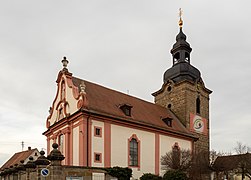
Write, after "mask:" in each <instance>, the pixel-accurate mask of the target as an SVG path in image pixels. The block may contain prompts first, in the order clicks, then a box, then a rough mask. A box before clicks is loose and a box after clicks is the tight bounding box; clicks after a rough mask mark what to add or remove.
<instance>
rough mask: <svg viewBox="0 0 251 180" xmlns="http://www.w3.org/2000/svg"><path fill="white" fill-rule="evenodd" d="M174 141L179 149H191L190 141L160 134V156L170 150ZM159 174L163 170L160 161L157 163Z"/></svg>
mask: <svg viewBox="0 0 251 180" xmlns="http://www.w3.org/2000/svg"><path fill="white" fill-rule="evenodd" d="M175 143H178V145H179V147H180V149H184V150H188V149H189V150H191V147H192V142H191V141H189V140H185V139H180V138H175V137H170V136H165V135H160V158H161V156H164V155H165V154H166V153H168V152H170V151H172V147H173V146H174V144H175ZM159 167H160V174H161V175H163V174H164V173H165V172H164V171H163V170H162V169H161V162H160V164H159Z"/></svg>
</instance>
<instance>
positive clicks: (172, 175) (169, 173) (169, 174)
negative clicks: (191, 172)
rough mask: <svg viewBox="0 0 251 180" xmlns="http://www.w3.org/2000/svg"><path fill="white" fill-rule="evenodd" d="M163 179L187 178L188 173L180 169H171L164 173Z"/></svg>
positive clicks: (176, 179) (179, 179)
mask: <svg viewBox="0 0 251 180" xmlns="http://www.w3.org/2000/svg"><path fill="white" fill-rule="evenodd" d="M163 180H187V175H186V174H185V173H184V172H182V171H179V170H177V171H175V170H170V171H167V172H166V173H165V174H164V176H163Z"/></svg>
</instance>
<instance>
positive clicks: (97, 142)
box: [92, 120, 105, 167]
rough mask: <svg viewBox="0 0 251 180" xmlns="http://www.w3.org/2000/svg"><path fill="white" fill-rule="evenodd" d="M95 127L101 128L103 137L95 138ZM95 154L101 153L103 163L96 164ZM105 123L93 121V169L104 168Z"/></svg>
mask: <svg viewBox="0 0 251 180" xmlns="http://www.w3.org/2000/svg"><path fill="white" fill-rule="evenodd" d="M95 127H99V128H101V129H102V130H101V133H102V136H101V137H96V136H94V133H95V132H94V130H95ZM94 153H101V154H102V155H101V156H102V157H101V158H102V162H101V163H95V162H94V158H95V157H94ZM104 155H105V154H104V123H103V122H100V121H95V120H92V166H93V167H104Z"/></svg>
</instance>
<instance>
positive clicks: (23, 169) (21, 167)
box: [17, 160, 25, 180]
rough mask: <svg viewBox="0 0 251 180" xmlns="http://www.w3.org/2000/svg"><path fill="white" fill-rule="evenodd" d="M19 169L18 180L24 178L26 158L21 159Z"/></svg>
mask: <svg viewBox="0 0 251 180" xmlns="http://www.w3.org/2000/svg"><path fill="white" fill-rule="evenodd" d="M17 170H18V180H22V179H21V177H22V174H24V173H25V167H24V160H21V161H20V164H19V165H18V166H17Z"/></svg>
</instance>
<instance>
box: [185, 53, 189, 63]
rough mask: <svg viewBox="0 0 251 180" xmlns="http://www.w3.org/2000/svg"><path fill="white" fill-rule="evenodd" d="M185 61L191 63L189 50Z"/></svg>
mask: <svg viewBox="0 0 251 180" xmlns="http://www.w3.org/2000/svg"><path fill="white" fill-rule="evenodd" d="M185 61H186V62H188V63H190V55H189V53H188V52H185Z"/></svg>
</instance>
